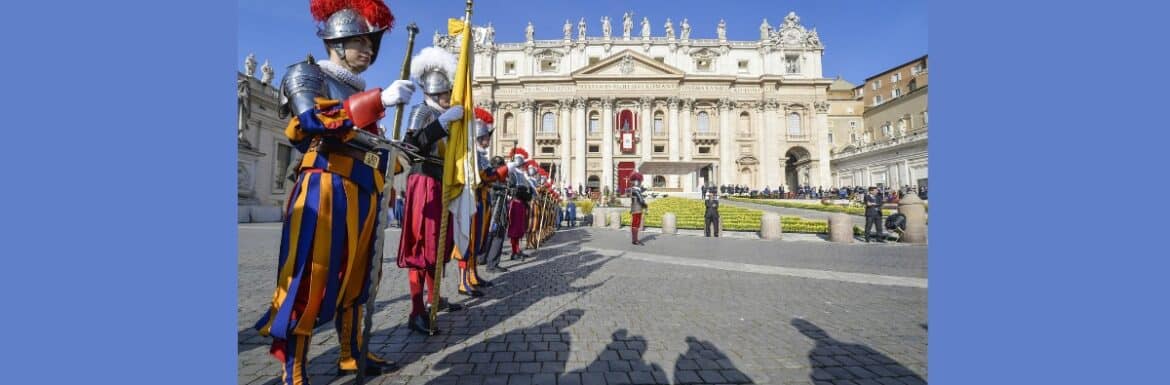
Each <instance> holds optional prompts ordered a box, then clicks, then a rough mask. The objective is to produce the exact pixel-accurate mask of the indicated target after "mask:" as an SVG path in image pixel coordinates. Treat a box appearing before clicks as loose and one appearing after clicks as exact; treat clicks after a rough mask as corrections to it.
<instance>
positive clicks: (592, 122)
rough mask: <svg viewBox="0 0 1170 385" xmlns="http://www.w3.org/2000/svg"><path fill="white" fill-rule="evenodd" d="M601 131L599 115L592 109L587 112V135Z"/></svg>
mask: <svg viewBox="0 0 1170 385" xmlns="http://www.w3.org/2000/svg"><path fill="white" fill-rule="evenodd" d="M600 133H601V115H599V114H598V113H597V111H594V112H593V113H591V114H589V136H594V135H598V134H600Z"/></svg>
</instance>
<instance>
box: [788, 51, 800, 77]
mask: <svg viewBox="0 0 1170 385" xmlns="http://www.w3.org/2000/svg"><path fill="white" fill-rule="evenodd" d="M784 73H788V74H798V73H800V56H798V55H788V56H785V57H784Z"/></svg>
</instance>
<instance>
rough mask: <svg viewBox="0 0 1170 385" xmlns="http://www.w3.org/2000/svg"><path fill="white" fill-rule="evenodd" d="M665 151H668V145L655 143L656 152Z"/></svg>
mask: <svg viewBox="0 0 1170 385" xmlns="http://www.w3.org/2000/svg"><path fill="white" fill-rule="evenodd" d="M664 152H666V146H663V145H661V144H658V145H654V153H656V154H661V153H664Z"/></svg>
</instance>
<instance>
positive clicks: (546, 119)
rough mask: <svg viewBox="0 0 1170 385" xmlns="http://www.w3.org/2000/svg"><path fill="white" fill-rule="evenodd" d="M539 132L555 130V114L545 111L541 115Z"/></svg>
mask: <svg viewBox="0 0 1170 385" xmlns="http://www.w3.org/2000/svg"><path fill="white" fill-rule="evenodd" d="M540 132H548V133H552V132H557V115H556V114H554V113H551V112H545V113H544V115H541V122H540Z"/></svg>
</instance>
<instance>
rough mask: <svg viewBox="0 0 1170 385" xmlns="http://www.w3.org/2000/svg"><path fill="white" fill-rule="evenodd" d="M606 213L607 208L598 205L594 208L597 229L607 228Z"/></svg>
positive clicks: (594, 223) (594, 225)
mask: <svg viewBox="0 0 1170 385" xmlns="http://www.w3.org/2000/svg"><path fill="white" fill-rule="evenodd" d="M605 214H606V211H605V210H603V209H600V208H597V207H594V208H593V228H595V229H603V228H605V217H606V215H605Z"/></svg>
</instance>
